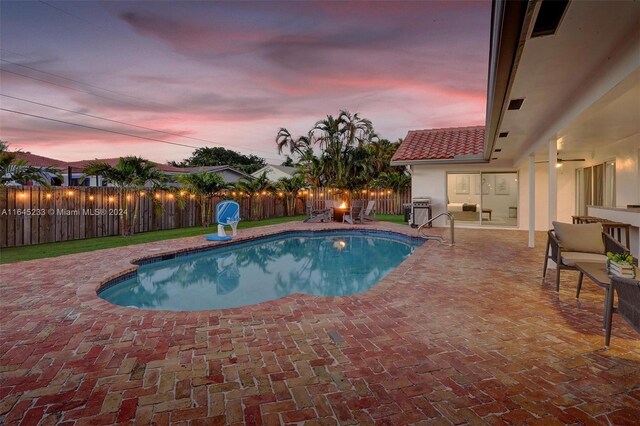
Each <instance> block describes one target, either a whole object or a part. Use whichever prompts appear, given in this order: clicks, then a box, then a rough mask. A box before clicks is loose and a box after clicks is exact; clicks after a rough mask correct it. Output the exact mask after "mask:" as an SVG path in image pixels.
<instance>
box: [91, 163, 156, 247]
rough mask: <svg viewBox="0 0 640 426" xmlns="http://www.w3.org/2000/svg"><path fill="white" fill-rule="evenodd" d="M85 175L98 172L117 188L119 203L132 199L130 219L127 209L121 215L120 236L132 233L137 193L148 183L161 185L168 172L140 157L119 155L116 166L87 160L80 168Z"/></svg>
mask: <svg viewBox="0 0 640 426" xmlns="http://www.w3.org/2000/svg"><path fill="white" fill-rule="evenodd" d="M82 172H83V173H84V175H85V176H93V175H100V176H102V177H104V178H105V179H107V180H108V181H109V182H111V183H112V184H113V185H115V186H116V187H117V188H118V198H119V202H120V205H121V206H123V205H126V204H127V203H126V200H127V197H131V196H133V199H134V200H135V204H134V209H133V220H131V221H130V220H129V209H125V210H124V214H123V215H120V229H121V233H122V235H123V236H129V235H133V234H134V232H135V229H136V225H137V224H138V214H139V212H140V193H141V192H142V191H143V190H144V189H145V188H146V187H147V185H148V184H151V187H152V188H164V187H165V183H166V182H167V176H166V175H165V174H164V173H162V172H161V171H160V170H159V169H158V168H157V167H156V164H155V163H153V162H151V161H149V160H145V159H144V158H142V157H136V156H127V157H120V159H119V160H118V163H117V164H116V165H115V166H112V165H110V164H109V163H106V162H103V161H94V162H91V163H89V165H87V166H86V167H85V168H84V170H83V171H82Z"/></svg>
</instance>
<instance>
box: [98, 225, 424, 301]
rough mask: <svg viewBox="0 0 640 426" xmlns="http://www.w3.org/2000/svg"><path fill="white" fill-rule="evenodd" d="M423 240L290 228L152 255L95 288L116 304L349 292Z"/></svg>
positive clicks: (372, 282)
mask: <svg viewBox="0 0 640 426" xmlns="http://www.w3.org/2000/svg"><path fill="white" fill-rule="evenodd" d="M421 244H422V241H420V240H418V239H415V238H410V237H405V236H401V235H400V234H392V233H383V232H379V231H378V232H370V231H366V232H358V231H347V232H345V231H340V232H339V233H336V232H306V233H287V234H281V235H276V236H271V237H268V238H260V239H256V240H250V241H246V242H241V243H235V244H231V245H229V246H222V247H219V248H214V249H210V250H207V251H201V252H198V253H194V254H188V255H181V256H179V257H175V258H172V259H169V260H162V261H157V262H154V263H147V264H144V265H142V266H141V267H140V268H139V269H138V271H137V274H134V275H135V276H134V277H132V278H130V279H127V280H125V281H121V282H119V283H117V284H114V285H109V284H107V285H105V286H103V288H104V290H101V291H99V293H98V295H99V296H100V297H101V298H103V299H105V300H108V301H109V302H111V303H114V304H116V305H121V306H131V307H137V308H142V309H164V310H172V311H198V310H205V309H222V308H234V307H239V306H246V305H252V304H255V303H260V302H264V301H267V300H274V299H278V298H281V297H284V296H287V295H289V294H294V293H305V294H312V295H319V296H346V295H351V294H356V293H361V292H363V291H366V290H368V289H369V288H371V287H372V286H374V285H375V284H376V283H377V282H378V281H380V280H381V279H382V278H384V277H385V276H386V275H387V274H388V273H389V272H390V271H392V270H393V269H394V268H395V267H396V266H398V265H399V264H400V263H401V262H402V261H404V260H405V259H406V258H407V257H408V256H409V255H410V254H411V253H412V252H413V251H414V250H415V249H416V247H418V246H419V245H421Z"/></svg>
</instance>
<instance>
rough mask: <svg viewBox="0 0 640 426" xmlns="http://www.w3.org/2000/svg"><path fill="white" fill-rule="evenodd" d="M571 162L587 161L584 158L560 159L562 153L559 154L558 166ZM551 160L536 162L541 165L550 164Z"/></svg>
mask: <svg viewBox="0 0 640 426" xmlns="http://www.w3.org/2000/svg"><path fill="white" fill-rule="evenodd" d="M570 161H587V160H586V159H584V158H560V153H558V158H557V159H556V162H557V163H558V164H562V163H568V162H570ZM548 162H549V160H544V161H536V164H540V163H548Z"/></svg>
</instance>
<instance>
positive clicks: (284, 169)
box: [251, 164, 296, 177]
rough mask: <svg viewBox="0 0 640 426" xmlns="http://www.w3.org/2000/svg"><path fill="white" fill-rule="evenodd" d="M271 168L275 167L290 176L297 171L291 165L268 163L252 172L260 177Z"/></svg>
mask: <svg viewBox="0 0 640 426" xmlns="http://www.w3.org/2000/svg"><path fill="white" fill-rule="evenodd" d="M269 169H275V170H279V171H281V172H282V173H285V174H288V175H290V176H293V174H294V173H295V171H296V168H295V167H289V166H278V165H276V164H267V165H266V166H264V167H263V168H261V169H260V170H256V171H255V172H253V173H251V176H255V177H258V176H260V175H261V174H262V173H264V172H266V171H269Z"/></svg>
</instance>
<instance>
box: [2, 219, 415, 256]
mask: <svg viewBox="0 0 640 426" xmlns="http://www.w3.org/2000/svg"><path fill="white" fill-rule="evenodd" d="M377 217H378V219H379V220H381V221H385V222H394V223H403V221H402V216H401V215H389V214H380V215H378V216H377ZM303 219H304V216H294V217H278V218H274V219H265V220H256V221H241V222H240V223H239V224H238V229H247V228H254V227H256V226H266V225H275V224H278V223H284V222H290V221H299V220H303ZM214 232H217V227H216V226H211V227H209V228H202V227H199V226H197V227H193V228H180V229H167V230H164V231H153V232H143V233H140V234H135V235H133V236H131V237H120V236H114V237H102V238H89V239H86V240H73V241H62V242H59V243H48V244H36V245H32V246H23V247H12V248H5V249H2V250H1V251H0V264H3V263H13V262H20V261H22V260H32V259H42V258H45V257H56V256H63V255H65V254H73V253H82V252H85V251H93V250H101V249H107V248H113V247H122V246H129V245H132V244H141V243H150V242H152V241H161V240H169V239H172V238H183V237H193V236H196V235H204V234H211V233H214Z"/></svg>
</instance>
